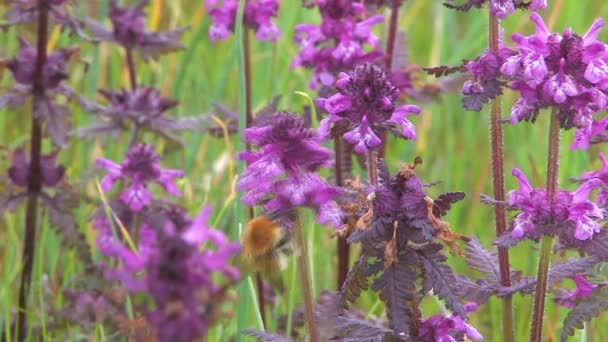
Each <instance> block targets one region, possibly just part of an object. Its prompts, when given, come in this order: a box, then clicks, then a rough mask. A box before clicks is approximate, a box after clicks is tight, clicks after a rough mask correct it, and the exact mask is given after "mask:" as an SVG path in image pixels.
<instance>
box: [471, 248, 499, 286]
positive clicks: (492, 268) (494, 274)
mask: <svg viewBox="0 0 608 342" xmlns="http://www.w3.org/2000/svg"><path fill="white" fill-rule="evenodd" d="M466 261H467V264H468V265H469V266H471V268H473V269H474V270H476V271H479V272H482V273H484V274H485V275H487V276H489V277H490V279H491V280H492V281H493V282H495V283H500V268H499V265H498V255H497V253H496V252H491V251H488V250H487V249H485V248H483V246H482V245H481V242H479V239H477V238H476V237H473V238H471V241H469V242H468V243H467V248H466Z"/></svg>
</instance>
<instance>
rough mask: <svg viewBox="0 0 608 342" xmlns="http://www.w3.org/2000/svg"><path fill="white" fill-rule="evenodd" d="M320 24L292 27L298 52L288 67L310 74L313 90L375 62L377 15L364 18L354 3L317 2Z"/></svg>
mask: <svg viewBox="0 0 608 342" xmlns="http://www.w3.org/2000/svg"><path fill="white" fill-rule="evenodd" d="M317 7H318V8H319V11H320V12H321V24H320V25H319V26H317V25H313V24H299V25H297V26H296V27H295V41H296V42H297V43H298V44H300V52H299V53H298V55H297V56H296V57H295V58H294V60H293V62H292V67H298V66H303V67H306V68H310V69H313V70H314V75H313V77H312V80H311V82H310V87H311V88H312V89H316V88H317V87H318V85H319V82H320V83H321V85H323V86H330V85H332V84H333V83H334V80H335V77H336V75H337V74H338V73H339V72H342V71H346V70H350V69H352V68H353V67H355V66H356V65H359V64H362V63H368V62H374V61H377V60H378V59H379V58H381V57H382V56H383V55H384V53H383V51H382V49H381V47H380V41H379V39H378V37H377V36H376V35H375V34H373V33H372V28H373V26H374V25H377V24H379V23H381V22H382V21H383V20H384V18H383V16H381V15H375V16H371V17H369V18H364V16H363V14H364V13H365V6H364V5H363V4H362V3H361V2H358V1H342V0H319V1H317Z"/></svg>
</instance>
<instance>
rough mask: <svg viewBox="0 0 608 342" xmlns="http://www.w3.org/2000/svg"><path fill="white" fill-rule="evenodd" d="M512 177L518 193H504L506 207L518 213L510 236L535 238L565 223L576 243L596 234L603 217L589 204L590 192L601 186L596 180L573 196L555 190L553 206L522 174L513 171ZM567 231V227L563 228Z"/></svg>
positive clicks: (541, 190)
mask: <svg viewBox="0 0 608 342" xmlns="http://www.w3.org/2000/svg"><path fill="white" fill-rule="evenodd" d="M512 174H513V176H514V177H515V178H517V181H518V183H519V189H518V190H512V191H510V192H509V193H508V195H507V198H508V201H507V203H508V205H509V207H510V208H511V209H515V210H519V211H520V213H519V214H518V215H517V216H515V218H514V220H513V229H512V231H511V236H512V237H513V238H516V239H521V238H523V237H531V238H537V237H538V236H539V234H543V233H555V232H554V231H552V228H554V227H563V226H564V224H565V223H570V224H572V225H574V228H575V232H574V237H575V238H576V239H578V240H589V239H591V238H592V237H593V234H595V233H599V232H600V229H601V228H600V225H599V224H598V222H597V221H599V220H600V219H603V217H604V215H603V213H602V211H601V210H600V209H599V208H598V206H597V205H596V204H595V203H594V202H593V201H591V200H589V195H590V193H591V191H592V190H593V189H595V188H597V187H598V186H600V185H601V181H600V180H599V179H591V180H588V181H586V182H585V183H583V184H582V185H581V186H580V187H579V188H578V189H577V190H576V191H575V192H573V193H571V192H568V191H566V190H558V191H557V192H556V194H555V198H554V201H553V203H551V201H550V200H549V198H548V196H547V192H546V191H545V190H544V189H536V188H533V187H532V186H531V185H530V183H529V182H528V179H527V178H526V176H525V175H524V174H523V172H522V171H521V170H520V169H518V168H514V169H513V173H512ZM565 226H566V228H568V225H565ZM546 229H549V231H546Z"/></svg>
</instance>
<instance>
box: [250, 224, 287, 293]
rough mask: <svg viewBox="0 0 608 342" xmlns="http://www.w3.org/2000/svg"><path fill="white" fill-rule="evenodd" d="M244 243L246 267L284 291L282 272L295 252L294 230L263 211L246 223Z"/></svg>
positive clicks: (278, 289)
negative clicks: (263, 213) (278, 222)
mask: <svg viewBox="0 0 608 342" xmlns="http://www.w3.org/2000/svg"><path fill="white" fill-rule="evenodd" d="M241 244H242V261H243V263H244V265H245V267H247V269H246V270H245V271H250V272H258V273H259V274H260V275H261V276H262V278H264V279H267V280H268V281H269V282H270V284H271V285H272V286H273V287H274V288H275V290H277V291H279V292H281V293H283V292H284V291H285V286H284V285H283V280H282V277H281V274H282V272H283V271H284V270H285V269H286V268H287V265H288V261H289V256H291V255H293V254H294V252H295V249H294V244H293V239H292V234H291V232H290V231H289V230H288V229H285V228H284V227H282V226H280V225H279V224H277V223H276V222H275V221H273V220H272V219H270V218H269V217H268V216H266V215H261V216H257V217H255V218H253V219H251V221H249V222H248V223H247V226H246V227H245V230H244V231H243V236H242V240H241Z"/></svg>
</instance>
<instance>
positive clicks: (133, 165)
mask: <svg viewBox="0 0 608 342" xmlns="http://www.w3.org/2000/svg"><path fill="white" fill-rule="evenodd" d="M159 162H160V156H159V155H158V154H157V153H156V152H155V151H154V147H153V146H152V145H144V144H138V145H136V146H133V147H131V149H129V151H128V152H127V156H126V158H125V160H124V161H123V162H122V163H121V164H116V163H115V162H113V161H111V160H109V159H105V158H99V159H97V162H96V163H97V165H98V166H100V167H103V168H105V169H106V171H107V172H108V174H107V175H106V176H105V177H104V179H103V181H102V182H101V188H102V190H103V191H104V192H108V191H110V190H111V189H112V187H113V186H114V182H115V181H117V180H120V179H124V180H126V181H128V182H129V186H128V188H127V189H125V191H123V193H122V194H121V196H120V199H121V200H122V201H123V202H124V203H125V204H127V205H128V206H129V207H130V208H131V210H133V211H140V210H142V209H143V208H144V206H146V205H147V204H148V203H150V202H151V201H152V194H151V193H150V192H149V191H148V189H147V185H148V183H150V182H156V183H158V184H160V185H161V186H162V187H163V188H164V189H165V191H167V192H168V193H170V194H171V195H174V196H181V194H180V192H179V189H178V188H177V185H176V184H175V182H174V179H175V178H181V177H183V175H184V173H183V171H181V170H175V169H161V168H160V164H159Z"/></svg>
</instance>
